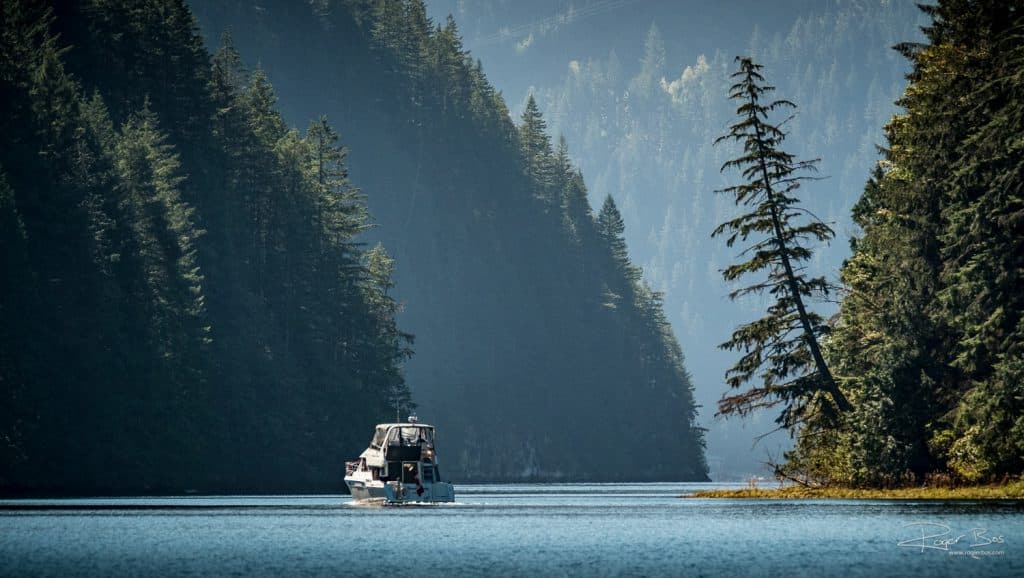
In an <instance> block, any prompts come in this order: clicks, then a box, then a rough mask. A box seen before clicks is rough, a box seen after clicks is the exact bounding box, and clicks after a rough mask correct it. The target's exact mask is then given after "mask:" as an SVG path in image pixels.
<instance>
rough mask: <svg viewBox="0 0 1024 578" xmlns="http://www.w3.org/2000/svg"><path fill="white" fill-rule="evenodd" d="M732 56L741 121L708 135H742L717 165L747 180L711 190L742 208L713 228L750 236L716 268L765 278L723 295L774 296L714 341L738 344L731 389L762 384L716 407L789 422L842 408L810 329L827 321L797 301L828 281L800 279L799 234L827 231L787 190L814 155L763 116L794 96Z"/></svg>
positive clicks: (819, 235)
mask: <svg viewBox="0 0 1024 578" xmlns="http://www.w3.org/2000/svg"><path fill="white" fill-rule="evenodd" d="M736 60H737V62H738V63H739V70H738V71H737V72H735V73H734V74H733V75H732V77H733V78H735V79H737V82H736V83H735V84H733V85H732V86H731V87H730V89H729V98H730V99H733V100H736V101H738V102H739V107H738V108H737V109H736V114H737V116H738V117H739V120H738V121H737V122H736V123H735V124H733V125H732V126H730V127H729V132H728V134H725V135H723V136H721V137H719V138H718V139H716V140H715V144H716V145H717V144H718V143H720V142H722V141H733V142H741V143H743V154H742V155H741V156H739V157H737V158H735V159H732V160H730V161H728V162H726V163H725V164H723V165H722V171H725V170H727V169H736V170H738V171H740V173H741V174H742V175H743V178H744V179H745V180H746V182H745V183H743V184H740V185H735V186H732V187H727V188H724V189H721V190H719V191H716V192H724V193H730V194H732V195H735V200H736V204H737V205H742V206H743V207H745V208H748V209H750V210H749V212H747V213H745V214H743V215H740V216H738V217H736V218H734V219H731V220H729V221H726V222H724V223H722V224H720V225H719V226H718V227H716V228H715V230H714V232H712V234H711V236H712V237H716V236H719V235H722V234H726V235H728V237H727V239H726V244H727V245H728V246H729V247H732V246H733V244H734V243H735V242H736V240H737V239H739V240H740V241H744V242H745V241H747V239H748V237H750V236H752V235H754V236H756V237H757V239H755V240H756V242H754V243H753V244H752V245H750V246H749V247H747V248H746V249H745V250H744V251H743V252H742V253H741V255H742V256H743V257H745V258H746V260H745V261H743V262H741V263H737V264H734V265H731V266H729V267H727V268H726V269H724V270H723V271H722V276H723V277H724V278H725V280H726V281H735V280H737V279H739V278H740V277H742V276H744V275H746V274H753V273H759V272H762V271H765V272H767V275H768V276H767V279H763V280H759V281H758V282H756V283H754V284H752V285H748V286H746V287H743V288H740V289H737V290H735V291H733V292H732V293H730V294H729V297H730V299H736V298H737V297H740V296H743V295H748V294H763V293H765V292H767V293H768V294H769V295H771V296H772V298H773V299H774V300H775V302H774V303H773V304H772V305H771V306H769V307H768V310H767V314H766V315H765V316H764V317H762V318H761V319H758V320H757V321H752V322H750V323H746V324H744V325H741V326H740V327H739V328H737V329H736V330H735V331H734V332H733V334H732V337H731V339H729V341H726V342H725V343H723V344H721V345H720V346H719V347H721V348H723V349H730V350H739V351H741V352H742V353H743V355H742V357H740V359H739V361H738V362H737V363H736V365H734V366H733V367H732V369H729V370H728V371H727V372H726V381H727V383H728V384H729V386H730V387H732V388H734V389H739V388H740V387H742V386H743V385H744V384H746V383H747V382H751V381H760V383H759V384H756V385H754V386H752V387H751V388H750V389H748V390H746V391H744V392H741V393H736V394H733V395H725V396H723V397H722V399H721V401H719V403H718V411H719V414H722V415H729V414H739V415H745V414H747V413H749V412H751V411H753V410H755V409H758V408H765V407H773V406H776V405H778V404H780V403H782V404H784V408H783V411H782V414H781V415H780V416H779V418H778V420H777V421H778V422H779V423H780V424H781V425H783V426H785V427H792V426H794V425H796V424H797V423H800V422H802V421H804V419H805V418H806V417H807V416H808V414H809V412H812V411H820V412H821V413H822V415H823V416H825V417H828V416H830V415H834V414H835V410H836V409H837V408H838V409H839V410H840V411H846V410H848V409H850V404H849V402H848V401H847V399H846V397H845V396H844V395H843V394H842V392H841V391H840V390H839V388H838V387H837V386H836V383H835V380H834V379H833V378H832V374H831V372H829V369H828V366H827V365H826V364H825V360H824V358H823V357H822V354H821V348H820V347H819V345H818V337H819V336H821V335H823V334H825V333H826V332H827V331H828V326H827V325H826V324H825V321H824V319H822V318H821V316H820V315H817V314H815V313H813V312H809V311H807V308H806V307H805V305H804V298H805V297H809V296H812V295H824V294H826V293H827V292H828V283H827V282H826V281H825V278H824V277H816V278H813V279H808V278H807V276H806V275H805V274H804V273H803V267H801V265H800V264H801V263H802V262H805V261H807V260H809V259H810V258H811V250H810V249H809V248H807V247H806V246H805V242H806V241H808V240H816V241H819V242H820V241H828V240H829V239H831V238H832V237H833V235H834V233H833V232H832V229H830V228H829V227H828V226H827V225H825V223H822V222H821V221H819V220H818V219H816V218H811V219H809V220H805V221H803V222H802V223H798V222H795V221H796V219H798V218H799V217H807V216H809V215H810V213H808V212H807V211H805V210H804V209H801V208H800V207H799V199H797V198H796V197H795V196H794V195H793V191H795V190H796V189H797V188H799V186H800V183H801V181H804V180H807V179H809V178H811V177H809V176H807V174H806V173H808V172H812V171H814V170H816V164H817V162H818V160H817V159H815V160H797V159H796V158H795V157H794V156H793V155H791V154H789V153H787V152H785V151H783V150H781V148H780V145H781V144H782V141H783V140H785V138H786V133H785V132H783V131H782V129H781V126H782V124H783V123H779V124H772V123H771V122H770V121H769V119H768V116H769V114H770V113H772V112H774V111H775V110H776V109H785V108H791V109H794V108H796V105H795V104H793V103H792V102H790V101H787V100H774V101H771V102H764V101H762V99H764V98H765V97H766V95H767V94H769V93H771V92H772V91H774V90H775V87H773V86H768V85H766V84H765V81H764V77H763V76H761V73H760V71H761V68H762V67H761V65H758V64H755V63H754V62H753V61H752V60H751V59H750V58H743V57H737V58H736ZM826 394H827V397H826ZM828 398H831V399H828Z"/></svg>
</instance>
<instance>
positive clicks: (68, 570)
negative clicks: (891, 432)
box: [0, 484, 1024, 578]
mask: <svg viewBox="0 0 1024 578" xmlns="http://www.w3.org/2000/svg"><path fill="white" fill-rule="evenodd" d="M709 487H727V486H725V485H720V484H718V485H716V484H515V485H477V486H466V485H460V486H457V488H456V499H457V502H456V503H455V504H448V505H441V506H420V507H358V506H356V505H354V504H352V502H351V501H350V500H349V499H348V497H347V496H287V497H280V496H242V497H183V498H116V499H94V498H90V499H75V500H19V501H0V574H2V575H5V576H35V575H104V576H105V575H125V574H134V575H139V574H160V575H167V574H170V575H183V574H200V575H225V574H238V575H278V576H280V575H295V574H301V575H330V576H336V575H341V574H351V575H356V576H371V575H372V576H379V575H417V574H435V575H446V574H449V575H467V574H471V575H496V574H498V575H502V574H503V575H551V574H556V575H581V576H591V575H636V574H643V575H658V576H661V575H706V576H716V575H723V576H736V575H783V574H786V575H797V576H820V575H834V574H840V573H841V574H843V575H845V576H872V577H873V578H874V577H879V576H912V575H927V576H964V575H970V576H1024V547H1022V545H1024V506H1022V505H1021V503H1017V502H994V503H993V502H978V501H973V502H972V501H962V502H918V501H852V500H840V501H824V500H820V501H792V500H785V501H782V500H704V499H693V498H687V499H679V497H678V496H680V495H685V494H688V493H692V492H693V491H695V490H697V489H705V488H709ZM986 540H987V543H986Z"/></svg>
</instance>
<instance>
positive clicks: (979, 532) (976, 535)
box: [896, 522, 1006, 559]
mask: <svg viewBox="0 0 1024 578" xmlns="http://www.w3.org/2000/svg"><path fill="white" fill-rule="evenodd" d="M903 528H904V529H905V530H907V533H910V534H913V535H914V537H912V538H906V539H904V540H900V541H898V542H896V545H897V546H899V547H900V548H914V549H918V550H919V551H920V552H924V551H925V550H941V551H944V552H947V553H948V554H949V555H956V556H970V557H971V558H975V559H979V558H981V557H983V556H1002V555H1003V554H1004V553H1005V552H1004V551H1003V550H1001V549H998V548H1000V547H1001V546H1002V545H1003V544H1005V543H1006V539H1005V538H1004V537H1003V536H1002V535H1001V534H997V533H995V532H991V531H989V530H988V529H987V528H971V529H970V530H969V531H967V532H966V533H959V532H953V529H952V528H950V527H949V526H947V525H945V524H937V523H935V522H913V523H911V524H906V525H904V526H903Z"/></svg>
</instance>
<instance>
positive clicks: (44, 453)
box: [0, 0, 706, 493]
mask: <svg viewBox="0 0 1024 578" xmlns="http://www.w3.org/2000/svg"><path fill="white" fill-rule="evenodd" d="M234 8H238V7H237V6H233V5H232V4H230V3H218V5H217V6H216V7H207V8H206V10H205V11H204V10H203V8H202V7H200V10H199V12H200V17H204V18H211V19H213V20H216V18H217V17H218V16H223V15H224V14H227V13H229V12H230V10H232V9H234ZM2 9H3V20H4V22H5V25H4V29H3V36H2V42H3V51H2V55H3V56H2V59H0V67H2V70H3V74H2V76H0V79H2V82H0V98H2V102H3V104H4V110H5V111H7V112H8V114H6V115H5V116H4V118H3V119H2V121H0V122H3V127H2V129H3V137H2V138H3V139H5V141H4V143H3V145H2V147H0V151H2V156H0V166H2V167H3V178H2V183H0V211H2V214H0V218H2V219H3V221H4V227H3V228H2V232H0V234H2V235H3V236H4V238H3V240H2V241H3V243H2V246H3V247H4V252H3V268H4V283H3V285H2V288H0V289H2V290H0V315H2V323H0V327H2V329H0V331H2V333H0V340H2V341H0V379H2V380H3V384H4V387H3V395H4V400H3V404H2V407H3V410H2V412H3V413H2V414H0V433H2V434H3V442H4V443H3V445H2V451H3V456H4V459H3V470H2V471H0V483H2V487H3V491H4V492H72V493H96V492H105V493H110V492H139V491H145V492H182V491H289V490H290V491H299V490H301V491H337V490H338V489H339V488H340V487H341V484H340V477H341V472H342V464H343V461H344V459H345V458H347V457H351V456H353V455H355V454H356V453H358V451H359V450H360V449H361V448H362V446H363V445H365V443H366V439H365V438H366V436H367V435H369V432H370V431H371V427H370V425H371V424H372V423H374V422H377V421H385V420H390V419H392V418H393V416H394V415H395V412H396V411H398V412H399V413H404V412H407V411H409V410H410V409H412V408H413V407H414V405H413V401H412V394H415V396H416V398H417V401H418V402H419V403H420V404H421V406H422V411H423V413H424V414H426V415H425V417H426V418H428V419H429V420H431V421H434V422H436V423H437V425H438V426H439V427H440V431H441V432H442V433H441V435H442V438H441V439H442V442H441V444H442V446H441V447H442V450H441V451H442V452H443V453H444V455H445V456H446V458H443V459H446V466H447V467H446V470H447V473H448V476H449V477H451V478H453V479H455V480H456V481H459V480H467V479H591V480H611V479H633V480H635V479H703V478H705V476H706V467H705V465H704V461H703V453H702V452H703V446H702V440H701V435H702V434H701V431H700V429H699V428H697V427H696V426H695V425H694V419H695V413H696V408H695V405H694V402H693V398H692V386H691V384H690V382H689V377H688V375H687V373H686V370H685V368H684V366H683V356H682V352H681V350H680V348H679V346H678V344H677V343H676V341H675V339H674V337H673V336H672V332H671V330H670V329H669V327H668V323H667V321H666V319H665V316H664V314H663V312H662V308H661V297H660V294H658V293H657V292H654V291H651V290H650V289H648V288H647V287H646V286H645V285H644V284H643V283H642V282H641V281H640V275H639V273H638V271H637V269H636V267H635V266H633V265H632V264H631V263H630V260H629V256H628V253H627V251H626V246H625V242H624V240H623V234H624V231H623V228H622V222H621V218H619V216H618V212H617V208H616V206H615V203H614V201H613V200H612V199H611V198H609V199H608V200H607V202H606V203H605V209H604V210H602V211H601V213H600V214H598V215H595V214H593V213H592V211H591V209H590V205H589V203H588V201H587V194H586V186H585V184H584V182H583V177H582V175H581V174H580V172H579V171H578V170H577V169H576V168H574V167H573V166H572V163H571V162H570V161H569V153H568V149H567V146H566V145H565V143H560V145H559V146H557V147H556V146H553V145H552V143H551V141H550V137H549V135H548V133H547V132H546V130H545V124H544V119H543V117H542V116H541V115H540V113H539V111H537V110H534V111H533V112H532V113H530V114H529V115H524V117H523V119H522V124H521V125H518V126H517V125H516V124H515V123H514V122H513V121H512V119H511V118H510V116H509V114H508V110H507V108H506V107H505V105H504V103H503V101H502V99H501V97H500V95H499V94H498V93H497V92H496V91H495V90H494V89H493V88H492V87H491V86H490V84H489V83H488V82H487V80H486V78H485V77H484V75H483V72H482V67H481V65H480V63H479V62H476V61H474V60H473V59H472V58H470V57H469V55H468V53H467V52H466V51H465V50H464V49H463V48H462V47H461V44H460V37H459V34H458V31H457V28H456V25H455V23H454V22H453V21H450V20H449V21H448V22H446V23H444V24H443V25H435V24H434V23H432V22H431V21H430V20H429V19H427V18H426V13H425V9H424V6H423V4H422V3H421V2H417V1H409V2H337V3H317V4H314V5H311V6H301V7H298V8H297V7H295V6H294V5H293V4H292V3H269V4H268V5H267V6H266V7H263V8H262V11H257V12H256V14H255V17H257V18H258V17H260V15H261V14H265V13H266V11H269V13H270V14H272V15H273V16H274V17H275V19H274V20H272V21H264V20H260V21H259V22H257V24H258V25H257V26H236V27H233V34H232V31H228V29H229V28H230V27H229V26H226V25H225V26H220V27H219V28H220V29H221V30H222V31H225V32H226V33H225V34H223V35H220V34H219V35H218V38H217V39H216V40H215V41H213V40H212V39H211V43H210V45H211V46H214V47H216V48H215V49H214V50H212V51H211V50H208V49H207V48H206V47H205V46H204V41H203V39H202V38H201V37H200V36H199V34H198V28H197V23H196V20H195V18H194V16H193V14H192V13H191V12H190V10H189V8H188V7H187V6H185V4H184V3H183V2H180V1H175V0H119V1H117V0H111V1H99V0H96V1H82V2H69V3H59V4H54V5H49V4H48V3H46V2H36V1H14V0H4V1H3V3H2ZM225 11H227V12H225ZM269 22H273V23H275V24H279V25H281V26H287V27H286V28H283V30H284V31H287V32H288V33H289V34H292V35H294V36H293V37H291V38H290V40H291V41H293V42H294V44H295V45H296V46H297V47H299V48H297V49H300V50H301V49H308V50H309V51H310V52H309V54H308V55H306V56H308V58H306V60H305V63H306V64H307V65H308V67H307V68H305V69H303V70H302V71H300V74H303V75H304V74H307V73H308V72H309V71H315V72H316V74H317V76H315V77H314V78H303V79H298V78H294V77H293V75H294V74H296V72H295V69H296V67H294V66H290V68H291V69H292V72H291V73H281V74H278V73H279V72H280V69H279V68H278V66H277V65H278V64H279V63H277V62H275V61H273V60H272V59H266V60H264V59H263V55H262V54H261V53H260V52H259V51H258V50H257V49H258V48H259V47H258V46H256V47H254V46H252V45H253V44H254V42H256V41H257V40H259V39H260V38H262V39H263V40H265V41H268V42H273V41H275V40H277V39H279V38H280V36H278V35H276V34H273V33H271V34H267V35H266V36H262V37H257V38H254V37H252V36H249V34H251V33H254V32H267V31H266V30H264V29H262V28H261V26H265V25H267V24H268V23H269ZM221 24H224V22H221ZM303 40H304V42H307V43H308V44H304V43H303ZM214 42H215V43H214ZM236 45H237V46H238V47H239V48H240V50H239V48H236ZM338 45H340V46H343V47H344V48H345V50H344V51H342V53H340V54H335V53H334V52H331V55H330V57H328V56H326V54H327V50H326V49H327V47H333V46H338ZM250 54H254V55H256V56H249V57H247V55H250ZM261 60H262V61H263V64H260V61H261ZM271 78H273V79H274V81H275V83H276V84H277V86H284V87H286V88H285V90H284V91H283V93H284V94H285V95H286V97H285V99H284V101H282V102H281V104H279V103H278V97H277V91H276V90H275V87H274V86H272V85H271ZM296 94H305V95H309V94H314V95H318V96H317V97H310V98H304V99H301V101H299V102H295V103H294V104H292V105H291V106H292V108H291V109H289V110H291V111H293V114H291V115H290V116H293V117H295V116H298V118H297V119H295V120H292V119H289V120H286V117H285V116H284V115H282V113H281V112H279V106H280V107H281V110H284V109H285V107H287V106H288V105H287V104H286V103H287V102H288V100H289V99H291V100H293V101H296V100H298V99H296V98H295V95H296ZM295 110H302V111H303V113H302V114H301V115H295V114H294V111H295ZM324 113H327V114H328V115H329V116H328V117H324V116H323V114H324ZM293 124H294V125H298V126H302V127H304V128H303V129H302V130H298V129H295V128H291V125H293ZM335 126H340V127H341V131H340V132H341V133H342V135H343V137H339V131H338V130H337V129H335V128H334V127H335ZM306 127H308V128H306ZM342 142H345V143H346V144H351V145H352V146H353V152H351V153H350V152H349V150H348V149H347V148H346V147H345V146H343V145H342V144H341V143H342ZM359 151H364V152H363V153H362V154H363V156H362V157H361V158H362V159H363V161H361V163H360V164H359V169H358V183H359V185H360V187H361V188H356V186H355V185H354V184H353V182H352V180H350V178H349V174H348V166H349V164H350V163H351V164H352V165H355V164H356V160H355V159H357V158H360V157H359V156H358V155H359V154H360V153H359ZM368 207H369V209H370V212H372V214H373V215H374V219H373V221H371V220H370V217H369V212H368V211H367V208H368ZM374 222H375V223H376V227H375V228H372V227H371V225H372V224H373V223H374ZM376 240H381V241H383V242H384V243H383V244H376V245H374V241H376ZM385 247H387V249H385ZM397 299H400V300H401V301H402V302H404V303H405V304H404V306H403V305H401V304H400V302H399V301H398V300H397ZM403 308H404V310H403ZM412 333H415V334H417V338H416V345H417V355H418V357H421V358H427V359H429V360H430V362H431V367H432V368H431V370H430V371H422V370H420V371H418V372H415V375H414V378H415V381H414V383H412V384H411V385H413V391H412V392H410V387H409V386H407V385H406V380H405V377H404V375H405V373H406V370H405V364H406V363H407V361H408V359H409V357H410V356H411V355H412V344H413V337H412ZM584 447H585V448H594V449H593V450H592V451H590V450H588V451H580V449H581V448H584ZM638 457H639V460H640V461H639V462H637V460H638ZM638 466H639V467H638Z"/></svg>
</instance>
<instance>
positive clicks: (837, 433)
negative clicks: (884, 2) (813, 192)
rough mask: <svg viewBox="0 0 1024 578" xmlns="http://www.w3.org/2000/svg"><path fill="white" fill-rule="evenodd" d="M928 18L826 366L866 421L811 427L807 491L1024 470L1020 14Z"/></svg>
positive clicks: (847, 270) (801, 452)
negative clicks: (821, 486)
mask: <svg viewBox="0 0 1024 578" xmlns="http://www.w3.org/2000/svg"><path fill="white" fill-rule="evenodd" d="M925 12H926V13H927V15H928V16H929V17H930V19H931V20H932V21H931V23H930V24H929V26H928V27H927V28H926V30H925V32H926V39H927V40H926V42H924V43H904V44H901V45H900V46H899V50H900V52H901V53H902V54H903V55H904V56H905V57H906V58H907V59H908V60H909V61H910V63H911V64H912V66H913V70H912V73H911V74H910V77H909V80H910V83H909V85H908V86H907V89H906V91H905V93H904V94H903V96H902V97H901V98H900V100H899V101H898V103H899V104H900V105H901V106H902V107H903V108H904V111H903V112H901V113H900V114H898V115H897V116H895V117H894V118H893V119H892V120H891V121H890V122H889V123H888V124H887V125H886V134H887V137H888V144H887V146H886V148H885V151H884V156H883V160H882V162H881V163H879V165H878V167H877V168H876V169H875V171H874V173H873V174H872V176H871V178H870V180H869V181H868V183H867V186H866V187H865V188H864V193H863V195H862V196H861V197H860V200H859V201H857V203H856V205H854V207H853V217H854V219H855V220H856V222H857V224H858V225H859V226H860V227H861V229H862V234H860V235H857V236H856V237H855V238H854V239H853V242H852V249H853V255H852V256H851V257H850V258H849V259H848V260H847V261H846V263H845V265H844V266H843V268H842V277H843V282H844V285H845V287H846V289H847V293H846V294H845V298H844V299H843V301H842V305H841V308H840V312H839V316H838V319H837V322H836V324H835V330H834V332H833V335H832V338H831V343H830V347H829V349H830V351H829V359H830V362H831V364H832V365H833V368H834V372H835V373H836V375H837V376H839V378H840V380H841V382H842V384H843V386H844V390H845V391H846V392H847V395H848V396H849V397H850V398H851V400H852V401H853V404H854V407H855V411H853V412H850V413H848V414H846V415H845V416H844V418H843V420H842V421H841V422H840V423H838V424H826V423H821V422H819V421H817V420H812V421H811V422H810V423H809V424H808V425H807V427H805V428H803V429H802V430H801V435H800V439H799V445H798V447H797V450H796V451H795V452H793V453H792V454H791V455H790V456H789V464H788V467H787V469H788V471H789V473H790V475H792V476H794V477H799V478H801V479H805V480H807V481H809V482H811V483H828V482H832V483H842V484H849V485H861V486H864V485H873V486H877V485H882V486H888V485H896V484H904V483H909V482H921V481H942V480H944V479H945V480H947V481H954V482H960V483H963V482H969V483H977V482H986V481H999V480H1005V479H1010V478H1012V477H1013V476H1019V475H1020V474H1021V473H1022V472H1024V292H1022V291H1021V287H1022V283H1021V281H1022V278H1024V139H1022V133H1024V129H1022V127H1024V35H1022V31H1024V7H1022V6H1021V3H1020V2H1002V1H997V0H980V1H977V0H976V1H966V0H944V1H941V2H938V4H937V5H936V6H934V7H928V8H926V9H925ZM933 474H939V476H938V478H937V479H931V478H932V475H933Z"/></svg>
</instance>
